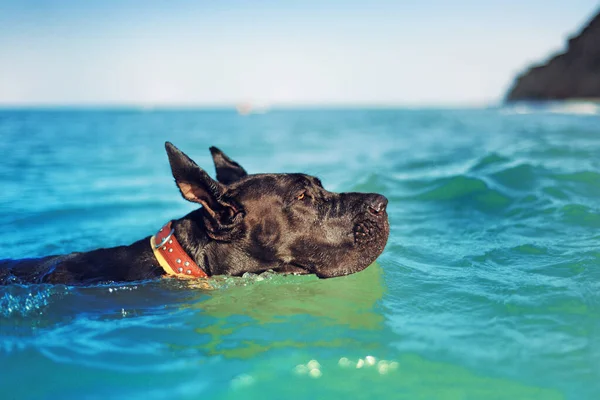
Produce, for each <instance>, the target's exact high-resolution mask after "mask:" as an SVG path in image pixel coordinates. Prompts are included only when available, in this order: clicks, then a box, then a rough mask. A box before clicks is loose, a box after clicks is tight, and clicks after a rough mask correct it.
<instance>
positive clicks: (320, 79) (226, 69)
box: [0, 0, 600, 105]
mask: <svg viewBox="0 0 600 400" xmlns="http://www.w3.org/2000/svg"><path fill="white" fill-rule="evenodd" d="M599 7H600V2H599V1H598V0H595V1H594V0H563V1H558V0H543V1H542V0H520V1H516V0H503V1H483V0H479V1H469V0H418V1H417V0H410V1H400V0H397V1H384V0H370V1H368V0H363V1H354V0H345V1H326V0H300V1H285V0H279V1H275V0H273V1H259V0H247V1H229V0H211V1H199V0H194V1H167V0H162V1H154V0H143V1H141V0H140V1H130V0H115V1H113V0H98V1H92V0H73V1H41V0H38V1H30V0H8V1H7V0H0V104H5V105H6V104H169V105H177V104H185V105H193V104H199V105H205V104H219V103H237V102H239V101H244V100H252V101H258V102H269V103H287V104H309V103H335V104H347V103H355V104H404V105H406V104H436V105H440V104H464V103H471V104H472V103H482V102H494V101H498V100H499V99H501V97H502V96H503V94H504V92H505V91H506V89H507V88H508V86H509V85H510V83H511V81H512V78H513V76H514V74H515V73H516V72H518V71H521V70H522V69H523V68H524V67H525V66H527V65H528V64H529V63H531V62H533V61H538V60H544V59H546V58H547V57H548V56H549V55H550V54H551V53H552V52H556V51H558V50H560V49H562V48H563V47H564V43H565V40H566V38H567V36H568V35H571V34H573V33H575V32H578V31H579V29H580V28H581V26H582V24H583V23H585V22H586V21H587V20H589V19H590V18H591V17H592V15H593V14H594V13H595V12H596V11H597V10H598V8H599Z"/></svg>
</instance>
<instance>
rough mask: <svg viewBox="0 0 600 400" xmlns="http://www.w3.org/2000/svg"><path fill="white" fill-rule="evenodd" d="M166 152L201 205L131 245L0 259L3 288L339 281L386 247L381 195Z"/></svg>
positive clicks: (220, 157) (219, 158)
mask: <svg viewBox="0 0 600 400" xmlns="http://www.w3.org/2000/svg"><path fill="white" fill-rule="evenodd" d="M166 150H167V154H168V156H169V162H170V164H171V170H172V172H173V177H174V178H175V182H176V183H177V186H178V187H179V190H180V191H181V194H182V195H183V197H184V198H185V199H186V200H189V201H192V202H196V203H199V204H201V205H202V207H201V208H199V209H197V210H195V211H193V212H191V213H189V214H188V215H186V216H185V217H183V218H181V219H178V220H175V221H173V222H172V223H171V222H169V223H168V224H167V225H165V227H163V229H161V231H159V232H158V233H157V234H156V235H155V236H152V237H146V238H144V239H142V240H139V241H137V242H135V243H133V244H131V245H129V246H119V247H114V248H108V249H98V250H94V251H90V252H87V253H72V254H68V255H60V256H48V257H43V258H39V259H24V260H3V261H0V283H3V284H8V283H62V284H91V283H100V282H120V281H121V282H122V281H136V280H144V279H152V278H158V277H163V276H168V275H175V276H181V277H205V276H211V275H221V274H226V275H242V274H243V273H245V272H254V273H260V272H262V271H266V270H273V271H276V272H282V273H298V274H307V273H314V274H316V275H317V276H319V277H320V278H330V277H335V276H342V275H348V274H352V273H354V272H358V271H361V270H363V269H364V268H366V267H367V266H368V265H369V264H371V263H372V262H373V261H375V259H376V258H377V257H378V256H379V255H380V254H381V252H382V251H383V248H384V247H385V244H386V242H387V237H388V234H389V223H388V218H387V213H386V205H387V199H386V198H385V197H384V196H382V195H379V194H372V193H369V194H363V193H339V194H338V193H332V192H328V191H327V190H325V189H324V188H323V186H322V185H321V182H320V181H319V179H317V178H315V177H312V176H308V175H304V174H256V175H248V174H247V173H246V171H245V170H244V169H243V168H242V167H241V166H240V165H239V164H238V163H236V162H235V161H233V160H231V159H229V158H228V157H227V156H226V155H225V154H223V153H222V152H221V151H220V150H219V149H217V148H215V147H211V149H210V150H211V153H212V156H213V159H214V162H215V167H216V171H217V180H218V182H217V181H215V180H213V179H211V178H210V177H209V176H208V174H207V173H206V172H205V171H204V170H203V169H201V168H200V167H198V165H196V163H195V162H194V161H192V160H191V159H190V158H189V157H188V156H187V155H185V154H184V153H182V152H181V151H179V150H178V149H177V148H176V147H175V146H173V145H172V144H171V143H169V142H167V143H166Z"/></svg>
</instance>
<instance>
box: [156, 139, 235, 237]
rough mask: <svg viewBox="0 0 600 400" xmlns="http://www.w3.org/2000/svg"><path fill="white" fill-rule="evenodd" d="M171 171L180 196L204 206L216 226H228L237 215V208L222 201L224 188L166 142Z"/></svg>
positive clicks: (224, 200)
mask: <svg viewBox="0 0 600 400" xmlns="http://www.w3.org/2000/svg"><path fill="white" fill-rule="evenodd" d="M165 148H166V150H167V155H168V156H169V163H170V164H171V171H172V172H173V177H174V178H175V183H177V186H178V187H179V191H180V192H181V194H182V196H183V197H184V198H185V199H186V200H189V201H193V202H194V203H200V204H202V205H203V206H204V208H205V209H206V211H207V212H208V214H209V215H210V216H211V219H212V220H214V222H216V223H217V225H221V226H223V225H228V224H230V223H231V221H232V219H233V217H235V216H236V214H238V212H239V210H238V208H237V207H236V206H235V205H233V204H232V203H230V202H228V201H227V200H226V199H224V197H223V194H224V193H225V191H226V187H225V186H224V185H222V184H220V183H219V182H217V181H215V180H213V179H212V178H211V177H210V176H208V174H207V173H206V171H204V170H203V169H202V168H200V167H199V166H198V165H197V164H196V163H195V162H194V161H193V160H192V159H191V158H189V157H188V156H187V155H186V154H185V153H183V152H182V151H180V150H179V149H178V148H177V147H175V146H174V145H173V144H172V143H170V142H166V143H165Z"/></svg>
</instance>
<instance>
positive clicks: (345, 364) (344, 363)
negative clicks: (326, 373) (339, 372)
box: [338, 357, 351, 367]
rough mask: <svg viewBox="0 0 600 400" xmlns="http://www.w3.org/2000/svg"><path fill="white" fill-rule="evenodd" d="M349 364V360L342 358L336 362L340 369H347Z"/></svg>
mask: <svg viewBox="0 0 600 400" xmlns="http://www.w3.org/2000/svg"><path fill="white" fill-rule="evenodd" d="M350 364H351V362H350V360H348V359H347V358H346V357H342V358H340V361H338V365H339V366H340V367H349V366H350Z"/></svg>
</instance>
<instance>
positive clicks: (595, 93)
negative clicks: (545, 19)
mask: <svg viewBox="0 0 600 400" xmlns="http://www.w3.org/2000/svg"><path fill="white" fill-rule="evenodd" d="M566 99H595V100H597V99H600V12H599V13H598V14H597V15H596V16H595V17H594V18H593V19H592V20H591V22H590V23H589V24H588V25H587V26H586V27H585V28H584V29H583V31H581V33H580V34H579V35H577V36H575V37H573V38H571V39H569V43H568V48H567V51H566V52H564V53H562V54H559V55H557V56H555V57H553V58H552V59H550V60H549V61H548V62H547V63H546V64H543V65H538V66H534V67H531V68H530V69H528V70H527V71H525V73H523V74H522V75H520V76H519V77H517V79H516V80H515V82H514V84H513V86H512V88H511V89H510V90H509V92H508V94H507V96H506V100H507V101H518V100H529V101H544V100H566Z"/></svg>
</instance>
